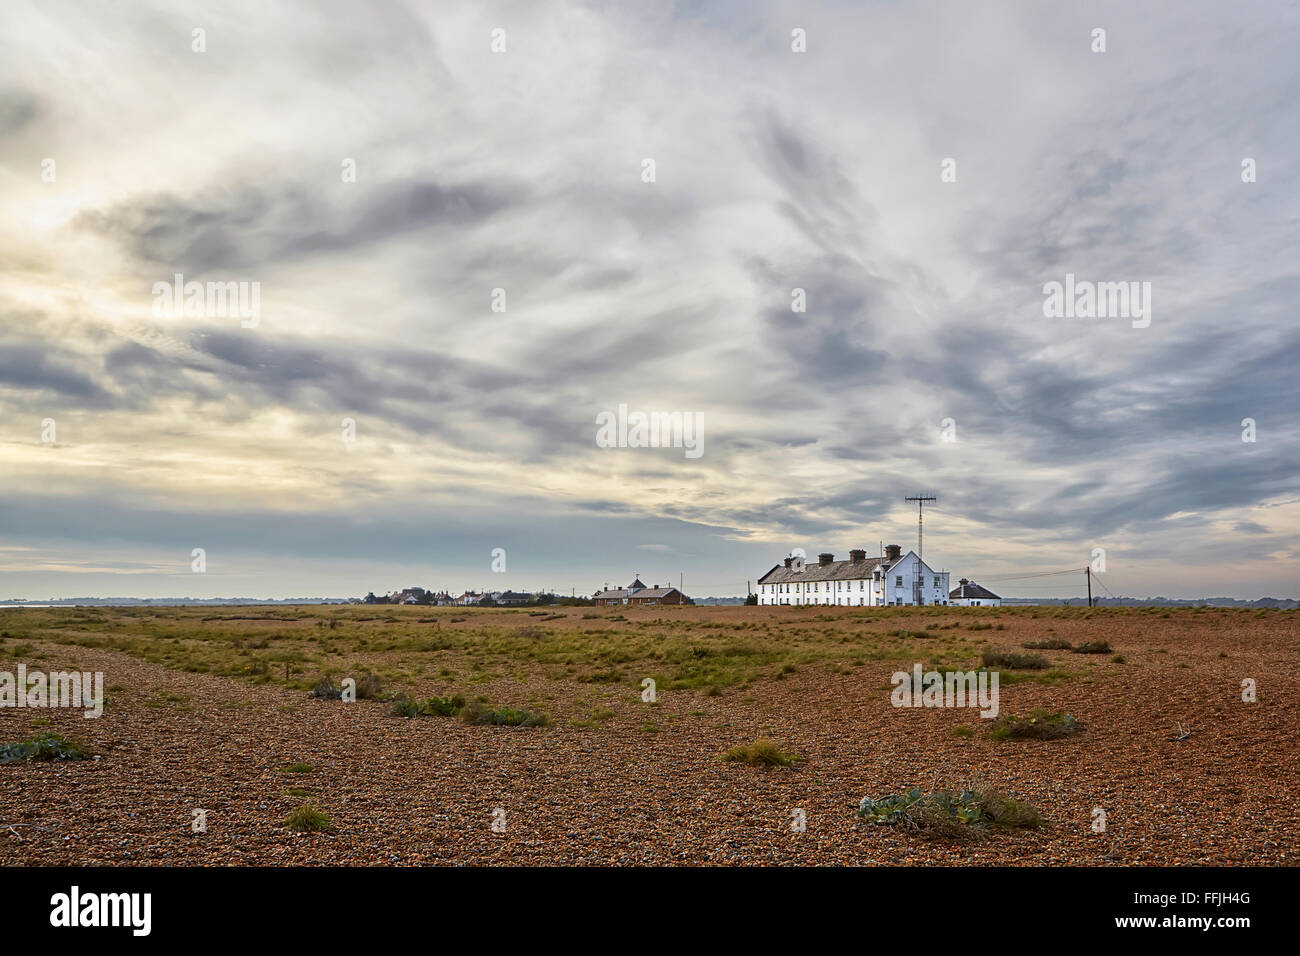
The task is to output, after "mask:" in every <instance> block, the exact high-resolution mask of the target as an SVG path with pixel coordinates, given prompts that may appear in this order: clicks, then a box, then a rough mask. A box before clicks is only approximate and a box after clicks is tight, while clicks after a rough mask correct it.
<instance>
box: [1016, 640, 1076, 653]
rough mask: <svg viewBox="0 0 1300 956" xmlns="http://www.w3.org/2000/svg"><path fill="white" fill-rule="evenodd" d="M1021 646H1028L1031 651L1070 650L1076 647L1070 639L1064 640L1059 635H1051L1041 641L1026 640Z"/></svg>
mask: <svg viewBox="0 0 1300 956" xmlns="http://www.w3.org/2000/svg"><path fill="white" fill-rule="evenodd" d="M1020 646H1021V647H1027V648H1029V650H1031V651H1068V650H1072V649H1073V647H1074V645H1073V644H1071V643H1070V642H1069V641H1066V640H1062V639H1061V638H1059V637H1049V638H1045V639H1044V640H1041V641H1025V642H1024V643H1023V644H1021V645H1020Z"/></svg>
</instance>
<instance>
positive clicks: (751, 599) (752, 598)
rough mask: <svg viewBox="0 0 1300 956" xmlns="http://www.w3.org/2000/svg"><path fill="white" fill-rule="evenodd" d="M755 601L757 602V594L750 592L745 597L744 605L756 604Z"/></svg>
mask: <svg viewBox="0 0 1300 956" xmlns="http://www.w3.org/2000/svg"><path fill="white" fill-rule="evenodd" d="M757 603H758V595H757V594H751V595H750V596H749V597H747V598H745V604H746V605H751V604H757Z"/></svg>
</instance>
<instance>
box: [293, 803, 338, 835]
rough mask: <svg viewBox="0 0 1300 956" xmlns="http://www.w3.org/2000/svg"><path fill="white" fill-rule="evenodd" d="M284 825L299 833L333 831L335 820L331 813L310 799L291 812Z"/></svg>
mask: <svg viewBox="0 0 1300 956" xmlns="http://www.w3.org/2000/svg"><path fill="white" fill-rule="evenodd" d="M284 825H285V826H287V827H288V828H289V829H290V830H296V831H297V832H299V833H333V832H334V821H333V820H331V819H330V815H329V814H328V813H326V812H325V811H324V810H322V809H321V808H320V807H318V806H317V805H316V804H314V803H311V802H310V801H309V802H307V803H304V804H303V805H302V806H300V807H299V808H298V809H297V810H294V811H293V813H291V814H289V817H288V819H286V820H285V821H284Z"/></svg>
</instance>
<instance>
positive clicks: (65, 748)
mask: <svg viewBox="0 0 1300 956" xmlns="http://www.w3.org/2000/svg"><path fill="white" fill-rule="evenodd" d="M91 756H92V754H91V753H90V751H89V750H87V749H86V748H85V747H84V746H82V745H81V744H78V743H75V742H73V741H71V740H68V739H67V738H66V737H62V736H60V735H59V734H53V733H44V734H37V735H36V736H35V737H32V738H31V739H29V740H24V741H21V742H20V743H16V744H4V745H3V746H0V763H18V762H19V761H25V760H38V761H44V760H86V759H88V758H90V757H91Z"/></svg>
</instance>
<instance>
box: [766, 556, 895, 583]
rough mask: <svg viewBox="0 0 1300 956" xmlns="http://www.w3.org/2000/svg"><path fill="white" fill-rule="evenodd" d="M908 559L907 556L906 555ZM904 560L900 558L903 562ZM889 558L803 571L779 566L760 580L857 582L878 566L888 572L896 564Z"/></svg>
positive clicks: (817, 566) (815, 566)
mask: <svg viewBox="0 0 1300 956" xmlns="http://www.w3.org/2000/svg"><path fill="white" fill-rule="evenodd" d="M904 557H906V555H904ZM901 560H902V558H899V561H901ZM897 563H898V562H897V561H895V562H890V561H889V559H888V558H867V559H866V560H865V561H832V562H831V563H830V564H805V565H804V568H803V570H802V571H796V570H795V569H794V568H787V567H786V566H785V565H783V564H778V565H777V566H776V567H774V568H773V569H772V570H771V571H768V572H767V574H765V575H763V576H762V577H761V578H759V579H758V583H759V584H789V583H799V582H802V581H856V580H858V579H860V578H869V577H871V572H872V571H873V570H875V568H876V565H880V566H881V567H882V568H883V569H884V570H886V571H888V570H889V569H890V568H891V567H893V565H894V564H897Z"/></svg>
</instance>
